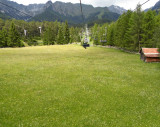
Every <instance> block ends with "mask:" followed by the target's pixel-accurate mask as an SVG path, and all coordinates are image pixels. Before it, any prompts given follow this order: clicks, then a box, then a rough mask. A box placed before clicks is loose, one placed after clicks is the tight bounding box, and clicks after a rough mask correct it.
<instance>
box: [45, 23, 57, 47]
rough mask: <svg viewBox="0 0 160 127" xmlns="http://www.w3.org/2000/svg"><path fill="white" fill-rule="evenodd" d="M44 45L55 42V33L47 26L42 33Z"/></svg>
mask: <svg viewBox="0 0 160 127" xmlns="http://www.w3.org/2000/svg"><path fill="white" fill-rule="evenodd" d="M43 42H44V45H54V42H55V33H54V31H53V30H52V29H51V27H50V26H49V27H48V28H47V30H46V31H45V32H44V35H43Z"/></svg>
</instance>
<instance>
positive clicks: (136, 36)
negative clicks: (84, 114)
mask: <svg viewBox="0 0 160 127" xmlns="http://www.w3.org/2000/svg"><path fill="white" fill-rule="evenodd" d="M133 16H134V17H133V24H132V28H131V31H133V40H134V50H140V48H141V40H142V33H143V30H142V24H143V16H144V13H143V12H142V10H141V5H140V4H138V5H137V8H136V12H135V14H134V15H133Z"/></svg>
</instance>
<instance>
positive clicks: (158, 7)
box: [144, 0, 160, 12]
mask: <svg viewBox="0 0 160 127" xmlns="http://www.w3.org/2000/svg"><path fill="white" fill-rule="evenodd" d="M148 10H155V11H157V12H159V11H160V0H159V1H158V2H157V3H156V4H155V5H154V6H153V7H151V8H147V9H145V10H144V11H145V12H147V11H148Z"/></svg>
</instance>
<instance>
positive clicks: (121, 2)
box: [11, 0, 159, 9]
mask: <svg viewBox="0 0 160 127" xmlns="http://www.w3.org/2000/svg"><path fill="white" fill-rule="evenodd" d="M11 1H16V2H17V3H20V4H24V5H28V4H33V3H46V2H47V1H48V0H11ZM55 1H62V2H72V3H79V0H52V2H55ZM146 1H147V0H82V3H84V4H91V5H93V6H94V7H97V6H99V7H105V6H110V5H118V6H120V7H123V8H125V9H135V8H136V5H137V4H138V3H140V4H142V3H144V2H146ZM158 1H159V0H150V1H149V2H148V3H146V4H145V5H144V6H143V9H146V8H150V7H151V6H154V5H155V3H156V2H158Z"/></svg>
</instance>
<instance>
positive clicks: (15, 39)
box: [8, 22, 22, 47]
mask: <svg viewBox="0 0 160 127" xmlns="http://www.w3.org/2000/svg"><path fill="white" fill-rule="evenodd" d="M8 46H9V47H21V46H22V45H21V41H20V35H19V34H18V31H17V30H16V27H15V25H14V23H13V22H12V23H11V26H10V29H9V35H8Z"/></svg>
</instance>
